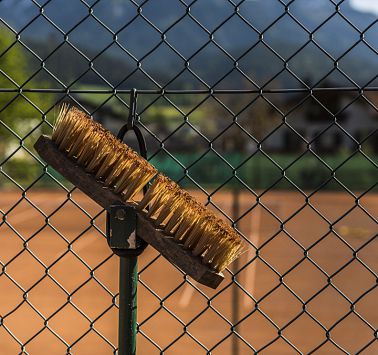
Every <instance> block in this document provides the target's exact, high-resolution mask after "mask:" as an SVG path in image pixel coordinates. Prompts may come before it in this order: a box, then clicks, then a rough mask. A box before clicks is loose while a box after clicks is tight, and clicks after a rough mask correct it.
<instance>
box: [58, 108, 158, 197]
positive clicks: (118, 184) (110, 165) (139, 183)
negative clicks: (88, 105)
mask: <svg viewBox="0 0 378 355" xmlns="http://www.w3.org/2000/svg"><path fill="white" fill-rule="evenodd" d="M52 140H53V141H54V142H55V144H56V145H57V146H58V148H59V149H60V150H62V151H64V152H65V153H66V154H67V155H68V156H69V157H71V158H73V159H75V160H76V161H77V162H78V163H79V164H80V165H81V166H83V168H84V169H85V170H86V171H87V172H90V173H93V174H94V175H95V177H96V178H97V179H99V180H101V181H102V182H103V183H104V185H105V186H108V187H111V188H113V189H114V191H115V192H117V193H120V194H121V196H122V197H123V200H124V201H130V200H132V198H133V197H134V196H135V195H136V194H137V193H138V192H139V191H141V190H142V189H143V187H144V186H145V185H146V184H147V183H148V181H150V180H151V179H152V178H153V177H154V176H155V175H156V174H157V170H156V169H155V168H154V167H153V166H152V165H151V164H150V163H148V162H147V161H146V160H145V159H143V158H142V157H141V156H139V155H138V154H137V153H135V152H134V151H133V150H132V149H131V148H129V147H128V146H127V145H126V144H125V143H123V142H121V141H120V140H118V139H117V138H116V137H114V136H113V135H112V134H111V133H110V132H108V131H106V130H105V129H104V128H103V127H102V126H101V125H100V124H98V123H97V122H95V121H93V120H92V119H91V118H90V117H89V116H88V115H86V114H85V113H84V112H82V111H80V110H78V109H77V108H75V107H72V108H69V107H68V106H67V105H62V107H61V109H60V112H59V115H58V118H57V120H56V122H55V126H54V129H53V134H52Z"/></svg>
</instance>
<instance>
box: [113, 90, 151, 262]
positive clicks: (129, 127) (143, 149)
mask: <svg viewBox="0 0 378 355" xmlns="http://www.w3.org/2000/svg"><path fill="white" fill-rule="evenodd" d="M136 108H137V90H136V89H132V90H131V91H130V105H129V116H128V118H127V123H126V124H124V125H123V126H122V127H121V129H120V130H119V132H118V134H117V138H118V139H119V140H121V141H123V139H124V138H125V135H126V133H127V132H128V131H134V133H135V136H136V138H137V141H138V146H139V153H140V155H141V156H142V157H143V158H145V159H147V146H146V141H145V139H144V137H143V134H142V132H141V131H140V129H139V127H138V126H137V125H135V121H136V116H137V113H136ZM143 191H144V193H146V191H147V186H145V187H144V189H143ZM113 207H114V209H115V210H116V209H117V208H121V207H122V206H118V207H117V206H113ZM134 214H135V211H134ZM110 218H111V216H110V214H109V213H108V218H107V230H108V232H107V234H108V236H109V235H110ZM135 223H136V216H135ZM135 223H134V228H135V227H136V224H135ZM108 242H109V239H108ZM137 243H138V247H137V248H136V249H127V248H125V249H117V248H112V250H113V252H114V253H115V254H117V255H119V256H127V255H139V254H141V253H142V251H143V250H144V249H145V248H146V247H147V245H148V244H147V243H146V242H145V241H144V240H143V239H141V238H138V237H137Z"/></svg>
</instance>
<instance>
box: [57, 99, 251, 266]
mask: <svg viewBox="0 0 378 355" xmlns="http://www.w3.org/2000/svg"><path fill="white" fill-rule="evenodd" d="M52 140H53V141H54V142H55V144H56V145H57V146H58V148H59V149H60V150H61V151H63V152H65V153H66V154H67V155H68V156H69V157H71V158H73V159H75V160H76V161H77V162H78V163H79V165H81V166H82V167H83V168H84V169H85V170H86V171H87V172H89V173H92V174H94V175H95V177H96V178H97V179H98V180H100V181H102V182H103V183H104V185H105V186H107V187H109V188H112V189H113V190H114V192H116V193H119V194H120V195H121V196H122V199H123V200H124V201H125V202H127V201H133V198H134V197H135V195H136V194H137V193H138V192H140V191H141V190H142V189H143V187H145V186H146V185H147V184H148V182H149V181H150V180H152V179H153V178H154V177H155V176H156V178H155V179H154V181H153V182H152V184H151V185H150V187H149V188H148V190H147V192H146V194H145V195H144V197H143V198H142V200H140V201H134V202H135V203H136V204H137V208H138V209H139V211H140V212H141V213H144V214H145V215H146V216H147V217H149V218H150V219H151V220H152V222H153V223H154V225H155V227H156V228H159V229H163V230H164V231H165V233H167V234H169V235H172V236H173V237H174V238H175V239H176V240H177V241H178V242H180V243H181V244H183V247H185V248H188V249H190V250H191V251H192V253H193V254H194V255H198V256H200V257H201V258H202V260H203V262H204V263H206V264H209V265H211V266H212V267H213V268H214V269H215V270H217V271H223V270H224V269H225V268H226V267H227V266H228V265H229V264H230V263H231V262H232V261H233V260H235V259H236V258H237V257H238V256H239V255H240V254H241V253H242V251H243V249H244V247H243V242H242V239H241V238H240V236H239V234H238V233H237V232H236V231H235V230H234V229H233V228H231V227H230V226H229V225H227V224H226V223H225V222H224V221H223V220H221V219H220V218H218V217H217V216H216V215H215V214H214V213H213V212H212V211H211V210H209V209H208V208H206V207H204V206H202V205H200V204H199V203H198V202H197V201H196V200H194V198H193V197H191V196H190V195H189V193H188V192H186V191H185V190H183V189H181V188H180V186H179V185H177V184H176V183H175V182H174V181H172V180H171V179H169V178H168V177H166V176H164V175H162V174H158V173H157V170H156V169H155V168H154V167H153V166H152V165H151V164H150V163H149V162H147V161H146V160H145V159H144V158H142V157H141V156H140V155H138V154H137V153H136V152H134V151H133V150H132V149H131V148H130V147H128V146H127V145H126V144H125V143H123V142H121V141H120V140H118V139H117V138H116V137H115V136H113V135H112V134H111V133H110V132H109V131H107V130H105V129H104V128H103V127H102V126H101V125H100V124H98V123H97V122H95V121H93V120H92V119H91V118H90V117H89V116H88V115H86V114H85V113H84V112H82V111H80V110H78V109H77V108H75V107H71V108H69V107H68V105H62V107H61V109H60V112H59V115H58V117H57V120H56V123H55V125H54V129H53V134H52Z"/></svg>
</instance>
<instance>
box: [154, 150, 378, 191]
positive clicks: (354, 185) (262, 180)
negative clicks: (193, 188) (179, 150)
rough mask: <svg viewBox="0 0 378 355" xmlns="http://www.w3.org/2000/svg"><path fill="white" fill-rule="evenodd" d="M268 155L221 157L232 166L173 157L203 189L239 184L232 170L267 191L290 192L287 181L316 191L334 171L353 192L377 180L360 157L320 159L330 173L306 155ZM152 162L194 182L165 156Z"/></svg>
mask: <svg viewBox="0 0 378 355" xmlns="http://www.w3.org/2000/svg"><path fill="white" fill-rule="evenodd" d="M269 156H270V158H271V159H272V160H273V162H272V161H271V160H270V159H269V158H267V157H265V156H264V155H263V154H261V153H259V154H257V155H255V156H253V157H250V158H249V159H248V157H247V156H244V157H243V156H242V155H240V154H227V155H224V156H223V157H224V159H225V160H227V161H228V162H229V163H230V165H231V166H232V167H230V166H228V165H227V164H226V163H225V162H224V161H223V160H222V159H221V158H219V157H218V156H217V155H216V154H215V153H208V154H206V155H205V156H203V157H202V158H201V159H200V160H199V161H198V162H195V160H196V159H197V158H199V157H200V155H198V156H194V155H193V154H175V155H174V158H175V159H177V160H178V161H179V162H180V163H181V164H182V165H184V166H185V167H189V168H188V171H187V172H188V175H189V176H190V177H191V178H192V179H193V180H195V181H196V182H197V183H198V184H200V185H202V186H212V187H217V186H219V185H221V184H222V183H223V182H225V181H227V180H229V182H228V183H227V184H228V186H230V187H231V186H232V185H237V184H239V183H238V182H237V180H236V179H233V178H232V177H233V175H234V169H233V168H235V173H236V175H237V176H238V177H239V178H240V179H241V180H242V181H243V182H244V183H245V184H247V185H248V186H249V187H251V188H253V189H266V188H268V187H270V186H272V185H273V184H275V185H274V188H276V189H291V188H293V185H292V184H291V183H290V182H289V181H288V179H289V180H290V181H291V182H292V183H294V184H295V185H297V186H298V187H300V188H301V189H304V190H306V189H315V188H317V187H318V186H320V185H321V184H323V183H324V182H326V181H327V180H328V179H329V178H330V177H332V175H333V171H334V176H335V177H336V178H337V179H338V180H339V181H340V182H341V183H342V184H344V185H345V186H346V187H348V188H349V189H353V190H363V189H368V188H370V187H371V186H373V185H374V184H376V183H377V180H378V170H377V169H376V168H375V166H374V164H372V163H371V162H370V161H369V160H367V159H366V158H365V157H364V156H362V155H361V154H358V155H356V156H353V157H352V158H350V159H348V156H341V155H339V156H326V157H322V159H323V160H324V161H325V162H326V163H327V164H328V165H329V167H330V168H331V170H330V169H328V168H327V167H326V166H325V164H323V163H322V162H321V161H319V160H318V159H317V158H316V157H315V156H314V155H311V154H308V153H307V154H306V155H304V156H302V157H301V158H300V159H298V160H297V161H296V162H294V161H295V160H296V159H297V157H298V156H295V155H282V154H270V155H269ZM375 161H376V159H375ZM151 162H152V163H153V164H154V165H155V166H156V167H157V168H158V169H159V170H160V171H162V172H164V173H165V174H167V175H168V176H170V177H172V178H173V179H175V180H180V179H181V185H183V186H190V185H193V182H192V181H191V180H190V179H188V178H186V177H185V169H184V168H182V167H181V166H180V164H179V163H178V162H176V161H175V160H174V159H173V158H171V157H170V156H168V155H167V154H164V155H163V154H159V155H158V156H155V157H153V158H152V159H151ZM281 168H282V169H283V170H281ZM332 170H333V171H332ZM283 174H284V175H283ZM230 179H231V180H230ZM277 181H278V182H277ZM324 189H328V190H339V189H342V186H340V185H339V184H338V183H337V182H336V181H335V180H334V179H332V180H331V181H330V182H328V183H327V184H326V185H325V186H324Z"/></svg>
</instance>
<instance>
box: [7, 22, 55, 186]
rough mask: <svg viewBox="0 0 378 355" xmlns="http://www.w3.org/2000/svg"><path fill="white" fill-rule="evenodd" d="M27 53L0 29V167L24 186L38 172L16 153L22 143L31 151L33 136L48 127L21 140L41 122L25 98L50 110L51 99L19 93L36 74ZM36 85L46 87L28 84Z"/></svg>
mask: <svg viewBox="0 0 378 355" xmlns="http://www.w3.org/2000/svg"><path fill="white" fill-rule="evenodd" d="M26 53H27V51H26V50H25V49H24V48H23V46H22V45H21V44H20V43H19V42H18V41H16V37H15V35H14V34H13V33H12V32H10V31H9V30H7V29H6V28H4V27H1V26H0V167H1V170H2V172H4V173H6V174H7V175H9V176H11V177H12V178H13V179H14V180H16V181H17V182H18V183H21V184H23V183H25V184H26V185H27V184H29V183H30V182H32V181H33V180H34V178H35V177H36V176H37V175H38V173H39V169H40V168H39V167H38V164H36V161H35V160H34V159H33V158H32V156H31V155H30V154H28V153H27V151H26V150H25V149H19V148H20V143H21V139H22V143H23V146H24V147H27V148H28V149H31V150H32V149H33V148H32V145H33V143H34V141H35V138H36V136H37V135H38V134H40V133H43V132H44V131H46V130H47V129H48V126H47V125H46V124H43V125H41V126H39V128H38V129H36V130H35V133H34V135H33V136H28V138H26V139H25V140H23V138H25V137H26V136H27V135H28V133H29V132H31V131H32V130H33V129H34V128H35V127H37V126H38V125H39V124H40V123H41V120H42V117H41V114H40V112H39V111H38V110H37V109H35V107H33V105H32V104H30V102H28V100H27V99H26V95H28V99H29V100H30V101H32V102H33V104H34V105H36V106H37V107H49V106H50V105H51V99H50V98H48V97H46V95H42V94H38V93H32V94H31V93H22V92H21V91H19V89H22V88H23V85H24V84H25V83H26V82H27V81H28V78H29V77H31V75H32V74H33V72H35V69H32V68H31V63H30V62H29V60H28V57H27V54H26ZM36 84H38V86H39V87H46V84H44V83H41V82H38V81H36V80H34V81H33V83H31V82H30V83H29V85H34V86H35V85H36ZM12 90H15V91H12ZM41 105H42V106H41ZM20 138H21V139H20ZM3 177H4V175H3V174H0V185H1V184H2V183H4V182H6V183H7V182H9V181H8V179H6V178H5V179H3Z"/></svg>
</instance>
